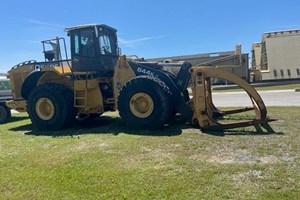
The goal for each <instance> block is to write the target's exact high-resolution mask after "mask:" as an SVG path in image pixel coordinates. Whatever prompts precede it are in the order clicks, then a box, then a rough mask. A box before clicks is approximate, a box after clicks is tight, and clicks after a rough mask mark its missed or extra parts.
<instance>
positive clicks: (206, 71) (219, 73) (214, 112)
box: [190, 67, 277, 130]
mask: <svg viewBox="0 0 300 200" xmlns="http://www.w3.org/2000/svg"><path fill="white" fill-rule="evenodd" d="M190 72H191V74H192V77H193V86H192V93H193V99H194V101H193V106H194V109H193V110H194V114H193V119H192V122H193V123H194V124H199V126H200V127H201V128H202V129H206V130H225V129H232V128H238V127H246V126H255V125H259V124H261V125H263V124H267V123H268V122H270V121H275V120H277V119H275V118H267V109H266V106H265V104H264V102H263V100H262V98H261V97H260V95H259V94H258V93H257V91H256V90H255V89H254V88H253V87H252V86H251V85H250V84H249V83H247V82H246V81H245V80H244V79H242V78H240V77H239V76H237V75H235V74H233V73H230V72H227V71H224V70H221V69H216V68H211V67H193V68H191V70H190ZM210 78H221V79H225V80H229V81H231V82H233V83H235V84H237V85H238V86H240V87H241V88H242V89H244V90H245V91H246V93H247V94H248V95H249V97H250V99H251V101H252V104H253V107H245V108H241V109H235V110H229V111H221V110H219V109H218V108H216V106H215V105H214V104H213V101H212V94H211V82H210ZM233 106H234V105H233ZM250 110H254V112H255V119H251V120H243V121H235V122H227V123H220V122H218V120H217V118H218V117H220V116H225V115H230V114H236V113H241V112H247V111H250Z"/></svg>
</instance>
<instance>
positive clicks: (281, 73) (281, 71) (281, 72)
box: [280, 69, 284, 78]
mask: <svg viewBox="0 0 300 200" xmlns="http://www.w3.org/2000/svg"><path fill="white" fill-rule="evenodd" d="M280 75H281V78H283V77H284V73H283V70H282V69H281V70H280Z"/></svg>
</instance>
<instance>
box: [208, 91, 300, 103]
mask: <svg viewBox="0 0 300 200" xmlns="http://www.w3.org/2000/svg"><path fill="white" fill-rule="evenodd" d="M258 93H259V94H260V96H261V97H262V99H263V101H264V102H265V105H266V106H300V92H295V90H271V91H259V92H258ZM213 102H214V104H215V105H216V106H217V107H229V106H251V105H252V103H251V101H250V98H249V96H248V95H247V94H246V92H222V93H213Z"/></svg>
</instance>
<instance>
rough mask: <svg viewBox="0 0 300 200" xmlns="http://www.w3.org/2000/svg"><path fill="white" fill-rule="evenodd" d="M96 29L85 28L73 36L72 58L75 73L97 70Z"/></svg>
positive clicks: (75, 32)
mask: <svg viewBox="0 0 300 200" xmlns="http://www.w3.org/2000/svg"><path fill="white" fill-rule="evenodd" d="M96 42H98V41H97V40H96V36H95V29H94V28H84V29H79V30H76V31H73V32H72V34H71V54H72V55H71V57H72V69H73V71H81V72H84V71H95V69H96V68H97V64H98V63H97V49H96V46H97V44H96Z"/></svg>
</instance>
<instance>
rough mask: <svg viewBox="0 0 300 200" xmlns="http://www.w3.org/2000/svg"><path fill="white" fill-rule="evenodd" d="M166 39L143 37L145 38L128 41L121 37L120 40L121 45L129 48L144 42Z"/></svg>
mask: <svg viewBox="0 0 300 200" xmlns="http://www.w3.org/2000/svg"><path fill="white" fill-rule="evenodd" d="M164 37H165V36H154V37H143V38H138V39H134V40H126V39H123V38H120V37H119V38H118V40H119V43H120V44H121V45H125V46H128V47H135V46H136V45H138V44H140V43H142V42H144V41H148V40H155V39H160V38H164Z"/></svg>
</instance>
